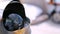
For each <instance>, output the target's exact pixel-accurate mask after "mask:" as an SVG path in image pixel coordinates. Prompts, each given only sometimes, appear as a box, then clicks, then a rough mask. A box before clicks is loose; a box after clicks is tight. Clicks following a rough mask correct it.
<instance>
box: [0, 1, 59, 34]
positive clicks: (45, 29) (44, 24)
mask: <svg viewBox="0 0 60 34" xmlns="http://www.w3.org/2000/svg"><path fill="white" fill-rule="evenodd" d="M10 1H12V0H0V19H1V18H2V14H3V10H4V9H5V7H6V6H7V4H8V3H9V2H10ZM20 1H21V3H22V4H23V6H24V8H25V13H26V16H27V17H28V18H29V19H30V21H31V25H30V28H31V34H60V25H59V24H58V25H57V24H53V22H52V21H50V20H49V19H48V15H47V13H48V14H51V12H52V11H53V10H54V8H55V6H54V5H53V4H54V0H20ZM55 3H56V4H57V9H56V10H57V11H60V0H56V1H55Z"/></svg>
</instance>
